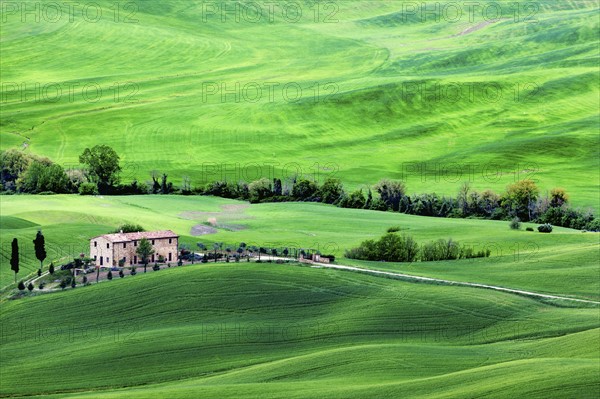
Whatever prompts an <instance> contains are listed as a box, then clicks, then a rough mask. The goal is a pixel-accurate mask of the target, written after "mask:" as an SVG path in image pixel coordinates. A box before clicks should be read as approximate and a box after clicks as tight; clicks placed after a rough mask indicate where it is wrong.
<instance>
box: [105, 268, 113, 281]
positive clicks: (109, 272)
mask: <svg viewBox="0 0 600 399" xmlns="http://www.w3.org/2000/svg"><path fill="white" fill-rule="evenodd" d="M106 278H107V279H109V280H112V278H113V275H112V272H111V271H110V270H109V271H108V274H107V275H106Z"/></svg>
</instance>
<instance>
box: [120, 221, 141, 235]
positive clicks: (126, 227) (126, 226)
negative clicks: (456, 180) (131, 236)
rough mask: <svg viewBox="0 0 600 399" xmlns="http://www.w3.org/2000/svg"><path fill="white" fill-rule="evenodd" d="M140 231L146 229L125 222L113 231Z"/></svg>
mask: <svg viewBox="0 0 600 399" xmlns="http://www.w3.org/2000/svg"><path fill="white" fill-rule="evenodd" d="M140 231H146V230H144V228H143V227H142V226H140V225H139V224H135V223H125V224H122V225H121V226H119V227H118V228H117V229H116V230H115V231H114V232H113V233H120V232H123V233H138V232H140Z"/></svg>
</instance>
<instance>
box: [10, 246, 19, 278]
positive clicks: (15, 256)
mask: <svg viewBox="0 0 600 399" xmlns="http://www.w3.org/2000/svg"><path fill="white" fill-rule="evenodd" d="M10 269H11V270H12V271H13V272H15V283H16V282H17V273H19V242H18V241H17V239H16V238H13V240H12V246H11V253H10Z"/></svg>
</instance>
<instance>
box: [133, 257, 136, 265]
mask: <svg viewBox="0 0 600 399" xmlns="http://www.w3.org/2000/svg"><path fill="white" fill-rule="evenodd" d="M133 263H135V264H136V265H137V256H134V257H133Z"/></svg>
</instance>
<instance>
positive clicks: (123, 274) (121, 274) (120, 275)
mask: <svg viewBox="0 0 600 399" xmlns="http://www.w3.org/2000/svg"><path fill="white" fill-rule="evenodd" d="M119 277H121V278H123V277H125V273H123V270H119Z"/></svg>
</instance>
